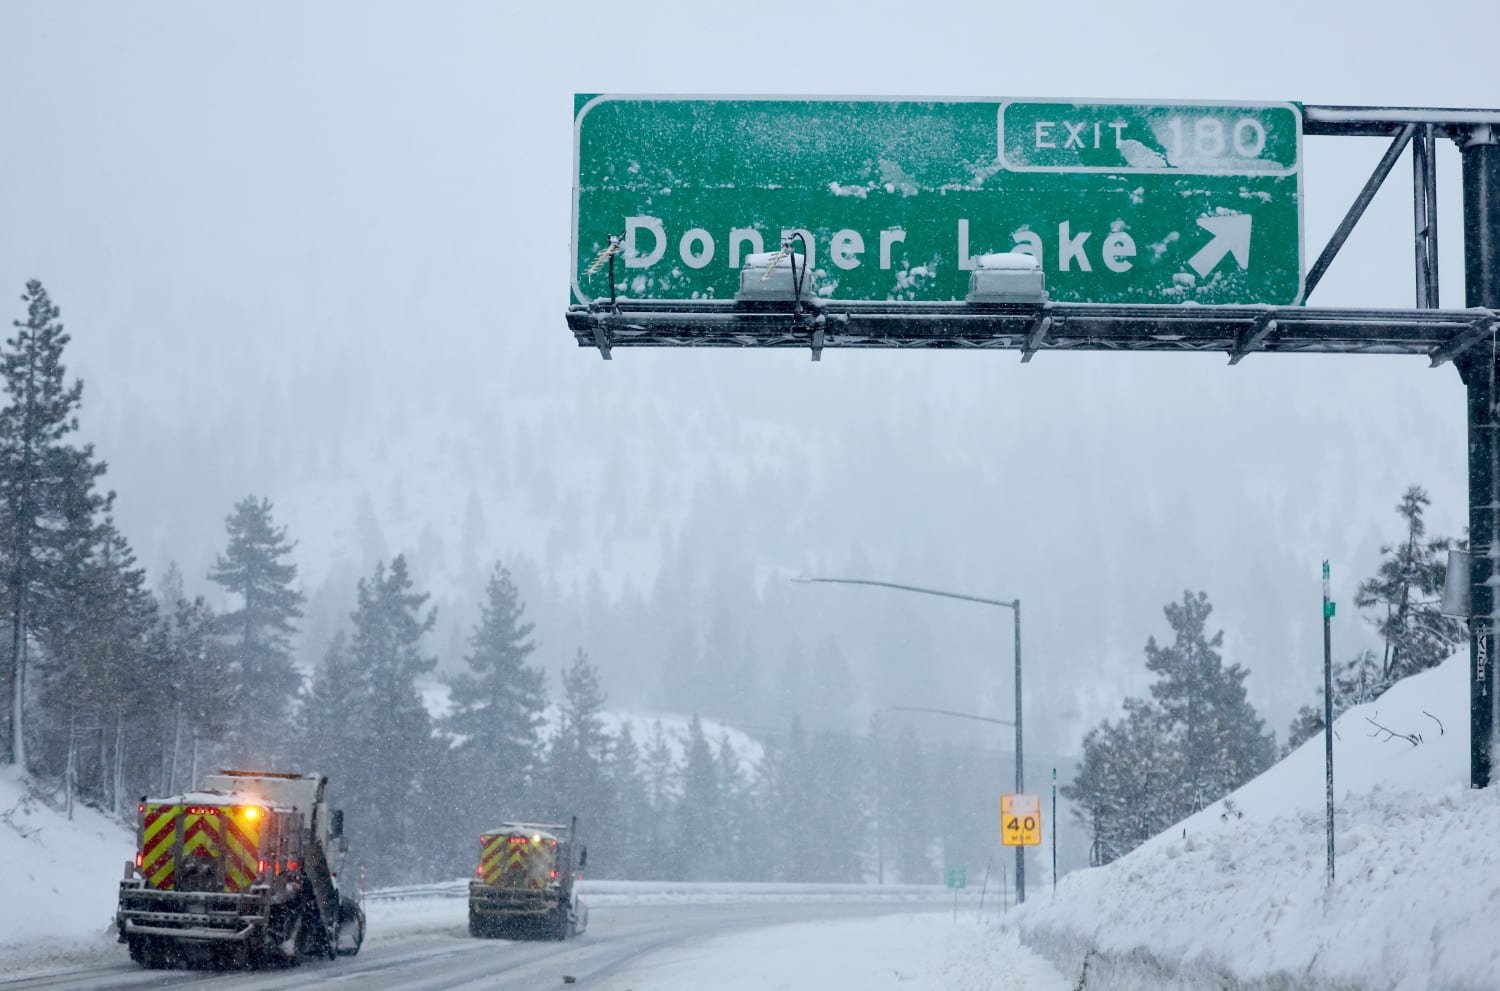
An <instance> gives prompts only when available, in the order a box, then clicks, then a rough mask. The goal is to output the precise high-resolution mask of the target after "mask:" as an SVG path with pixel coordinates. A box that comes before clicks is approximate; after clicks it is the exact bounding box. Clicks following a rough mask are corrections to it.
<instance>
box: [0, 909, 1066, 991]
mask: <svg viewBox="0 0 1500 991" xmlns="http://www.w3.org/2000/svg"><path fill="white" fill-rule="evenodd" d="M381 910H382V909H380V908H377V911H381ZM386 911H391V909H386ZM394 911H397V912H399V914H400V918H401V920H402V922H401V924H400V926H399V928H398V929H397V930H396V931H391V928H390V927H387V928H386V934H385V935H374V934H372V935H371V937H370V939H369V941H368V942H367V943H366V945H365V949H364V950H363V951H362V952H361V953H360V954H359V956H357V957H354V958H346V959H342V960H338V961H334V962H326V961H320V962H316V963H311V964H304V965H303V966H301V967H298V968H295V969H288V970H280V971H260V972H248V973H217V972H212V971H186V970H172V971H143V970H141V969H139V968H138V967H136V966H135V965H134V964H131V963H130V962H129V961H128V960H127V959H126V957H125V948H124V947H123V946H116V947H113V949H115V950H117V951H118V954H117V955H115V954H110V953H108V952H107V950H106V949H105V948H103V947H99V948H96V950H94V951H91V952H89V953H85V954H82V955H80V956H78V957H75V958H74V960H73V961H72V962H71V963H62V962H59V964H58V965H56V967H55V968H54V969H51V970H50V971H48V972H35V971H34V972H33V973H32V974H31V975H30V976H23V977H19V978H15V979H6V978H0V987H4V988H6V989H20V988H51V989H69V991H82V989H85V988H88V989H93V988H99V989H106V988H166V987H172V988H176V987H197V986H212V987H216V988H234V989H256V991H271V989H293V988H295V989H299V991H300V989H305V988H307V987H308V986H309V985H316V986H320V987H325V986H326V987H340V986H343V987H348V988H351V989H353V988H359V989H361V991H363V989H370V991H396V989H400V991H428V989H430V991H438V989H464V988H475V989H477V988H485V989H487V991H534V989H537V988H547V987H553V986H555V987H558V988H562V987H564V986H565V985H564V980H563V979H564V977H573V978H575V980H576V984H575V985H572V986H574V987H577V988H579V989H580V991H583V989H595V991H634V989H648V988H649V989H651V991H686V989H690V988H691V989H694V991H701V989H703V988H715V989H723V991H735V989H744V991H749V989H752V988H753V989H757V991H761V989H785V991H801V989H807V991H814V989H816V991H830V989H834V988H845V987H847V988H862V989H863V988H886V987H889V988H900V989H902V991H929V989H930V991H937V989H939V988H942V989H945V991H947V989H952V991H988V989H990V988H998V987H1002V986H1003V987H1006V988H1011V989H1016V991H1065V989H1067V988H1069V987H1071V984H1070V983H1069V982H1067V981H1064V980H1063V979H1062V977H1061V976H1059V975H1058V974H1057V973H1056V971H1054V970H1052V969H1051V967H1049V966H1048V965H1046V964H1045V963H1043V962H1041V960H1040V959H1039V958H1036V957H1034V956H1032V955H1031V954H1029V953H1027V952H1026V951H1025V950H1023V949H1021V947H1020V946H1019V944H1018V943H1017V942H1016V940H1015V937H1014V935H1013V934H1011V933H1005V932H999V931H997V930H994V929H991V928H990V927H988V926H981V925H979V924H978V923H977V922H976V920H975V918H974V916H973V915H972V914H971V913H970V912H964V911H961V912H960V914H959V918H958V920H957V922H955V921H954V919H953V916H952V913H951V910H949V911H944V910H943V909H942V907H941V906H936V905H934V906H931V907H930V908H927V909H926V910H924V907H923V906H919V905H911V904H905V905H903V904H892V903H884V904H880V903H876V904H860V903H809V902H779V903H778V902H769V903H730V904H693V905H682V904H675V905H661V904H657V905H652V904H632V905H618V906H603V907H599V908H596V909H594V910H593V913H592V916H591V919H590V925H589V929H588V932H586V933H584V934H583V935H581V936H579V937H578V938H577V939H575V940H571V941H569V942H567V943H563V944H558V943H546V942H512V941H508V940H476V939H471V938H470V937H469V936H468V933H467V931H466V929H465V924H464V915H463V912H464V903H463V902H462V901H461V900H454V899H447V900H441V901H438V900H434V901H432V902H427V903H415V904H410V903H409V904H406V905H403V906H401V907H400V908H399V909H394ZM893 913H895V914H893ZM373 921H375V920H374V919H372V922H373ZM1001 974H1004V975H1006V979H1005V983H1004V984H1000V983H996V982H997V981H998V980H999V976H998V975H1001Z"/></svg>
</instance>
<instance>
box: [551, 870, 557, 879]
mask: <svg viewBox="0 0 1500 991" xmlns="http://www.w3.org/2000/svg"><path fill="white" fill-rule="evenodd" d="M552 880H554V881H556V880H557V871H553V872H552Z"/></svg>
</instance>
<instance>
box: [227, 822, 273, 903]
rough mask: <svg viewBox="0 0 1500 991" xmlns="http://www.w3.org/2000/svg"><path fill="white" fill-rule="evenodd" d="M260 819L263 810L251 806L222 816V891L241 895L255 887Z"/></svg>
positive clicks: (257, 871)
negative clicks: (237, 892)
mask: <svg viewBox="0 0 1500 991" xmlns="http://www.w3.org/2000/svg"><path fill="white" fill-rule="evenodd" d="M226 811H228V810H226ZM264 818H265V813H264V812H263V810H261V809H259V808H257V807H256V806H253V805H248V806H242V807H240V808H237V809H234V810H233V812H232V814H228V815H225V816H224V890H225V891H244V890H245V889H246V888H248V887H250V885H252V884H254V883H255V876H256V874H257V873H259V865H258V864H257V860H259V858H260V826H261V822H262V821H264Z"/></svg>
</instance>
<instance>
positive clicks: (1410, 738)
mask: <svg viewBox="0 0 1500 991" xmlns="http://www.w3.org/2000/svg"><path fill="white" fill-rule="evenodd" d="M1375 715H1377V716H1378V715H1380V712H1379V710H1376V712H1375ZM1365 722H1367V723H1369V724H1370V725H1371V726H1373V727H1375V732H1374V733H1371V734H1370V736H1372V737H1376V736H1379V735H1380V734H1382V733H1384V734H1385V738H1384V739H1383V740H1381V741H1380V742H1381V743H1388V742H1389V741H1391V740H1405V741H1406V742H1407V743H1410V744H1411V745H1412V746H1414V747H1415V746H1416V745H1417V744H1419V743H1421V742H1422V735H1421V734H1420V733H1397V732H1396V731H1395V730H1393V729H1391V728H1390V727H1389V726H1382V725H1381V724H1380V723H1377V722H1376V721H1375V720H1374V719H1373V718H1371V717H1370V716H1366V717H1365Z"/></svg>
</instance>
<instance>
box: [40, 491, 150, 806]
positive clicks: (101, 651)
mask: <svg viewBox="0 0 1500 991" xmlns="http://www.w3.org/2000/svg"><path fill="white" fill-rule="evenodd" d="M100 533H101V541H100V545H99V546H98V547H97V548H96V549H95V551H94V552H93V553H92V554H91V555H90V556H89V557H88V559H87V560H85V561H83V562H81V563H79V564H77V565H76V566H75V567H73V568H71V569H70V574H71V580H70V581H69V582H68V583H67V584H66V585H64V586H63V587H62V589H61V590H60V591H61V593H62V594H61V595H60V596H59V597H58V598H57V599H56V600H54V601H53V602H51V603H50V606H51V609H50V610H49V612H50V613H51V614H52V615H53V617H54V619H55V621H54V622H50V623H49V624H48V625H47V626H46V627H45V628H44V629H43V630H42V632H41V635H40V637H39V643H40V646H41V648H42V650H41V658H40V664H39V666H38V674H39V675H40V678H39V681H40V683H41V684H40V693H39V694H40V708H41V712H42V714H43V716H44V719H43V720H42V724H41V733H40V735H39V737H38V739H39V740H40V741H41V742H42V747H43V751H44V752H45V753H48V754H49V755H50V759H49V760H48V762H47V763H48V764H49V765H51V766H53V767H61V766H63V765H64V764H65V763H66V764H71V765H72V766H73V767H74V768H75V772H77V773H79V775H80V777H81V778H82V780H83V782H84V785H83V788H82V792H83V795H84V797H85V798H86V799H88V800H90V801H92V802H93V803H95V804H97V805H100V806H101V807H104V808H108V809H110V810H112V811H113V812H115V813H118V812H119V810H120V806H121V803H122V802H123V796H124V792H125V789H126V785H127V784H130V785H135V784H138V783H139V784H154V782H155V781H156V780H157V779H158V778H159V775H160V757H161V751H160V749H159V746H160V737H159V734H158V730H157V723H158V717H159V714H160V713H163V712H164V711H165V710H166V709H167V707H168V700H169V698H170V697H171V692H172V690H173V685H172V683H171V681H170V677H169V675H170V672H168V671H167V670H165V668H164V665H163V664H162V663H161V662H160V659H159V658H157V657H155V656H153V655H152V652H151V647H152V645H153V644H154V642H155V641H154V633H155V631H156V628H157V624H158V622H159V620H158V616H157V608H156V602H155V599H154V598H153V597H152V595H151V593H150V592H149V591H148V590H147V589H146V587H145V574H144V571H143V570H142V569H141V568H139V567H138V566H137V565H136V562H135V557H134V554H133V552H132V551H131V549H130V546H129V544H128V543H127V542H126V540H125V538H124V536H123V535H121V534H120V532H119V531H118V530H117V529H115V527H114V524H113V522H112V521H109V520H106V521H105V522H104V523H103V524H102V526H101V528H100ZM80 730H82V731H83V732H84V733H85V734H86V735H88V736H89V737H90V738H91V739H93V740H94V741H96V743H97V747H96V748H92V749H93V754H92V755H87V754H84V755H82V756H80V755H79V753H78V752H77V748H78V747H79V740H80V737H79V735H78V734H79V731H80ZM64 731H66V732H67V735H66V736H64V735H63V733H64ZM70 758H71V759H70ZM148 762H149V765H150V766H149V772H148V769H147V765H148Z"/></svg>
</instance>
